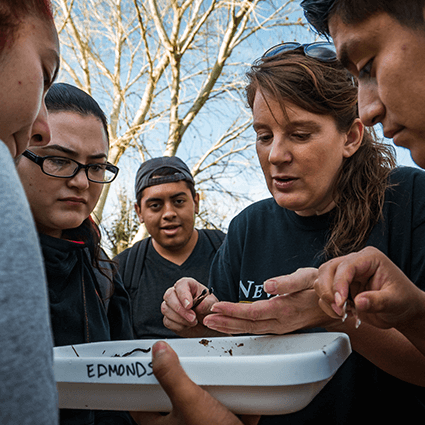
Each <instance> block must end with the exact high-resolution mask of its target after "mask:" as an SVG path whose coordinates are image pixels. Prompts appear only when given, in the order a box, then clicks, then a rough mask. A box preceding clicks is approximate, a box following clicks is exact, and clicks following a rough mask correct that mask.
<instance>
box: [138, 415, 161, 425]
mask: <svg viewBox="0 0 425 425" xmlns="http://www.w3.org/2000/svg"><path fill="white" fill-rule="evenodd" d="M130 415H131V417H132V418H133V419H134V421H135V422H136V423H137V424H138V425H148V424H149V425H163V424H164V425H165V423H164V416H162V415H161V414H160V413H150V412H130Z"/></svg>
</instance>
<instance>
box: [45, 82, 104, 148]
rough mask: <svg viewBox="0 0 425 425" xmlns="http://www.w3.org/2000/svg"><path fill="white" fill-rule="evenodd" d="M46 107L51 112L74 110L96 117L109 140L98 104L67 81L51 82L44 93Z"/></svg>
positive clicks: (102, 113)
mask: <svg viewBox="0 0 425 425" xmlns="http://www.w3.org/2000/svg"><path fill="white" fill-rule="evenodd" d="M45 102H46V107H47V110H48V111H49V113H52V112H76V113H77V114H80V115H83V116H84V115H93V116H94V117H96V118H98V119H99V120H100V121H101V123H102V125H103V129H104V130H105V134H106V137H107V139H108V141H109V133H108V121H107V119H106V115H105V113H104V112H103V111H102V109H101V108H100V106H99V104H98V103H97V102H96V101H95V100H94V99H93V98H92V97H91V96H90V95H89V94H88V93H86V92H85V91H83V90H80V89H79V88H78V87H75V86H72V85H71V84H67V83H55V84H53V85H52V86H51V87H50V89H49V91H48V92H47V94H46V100H45Z"/></svg>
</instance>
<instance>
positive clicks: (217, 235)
mask: <svg viewBox="0 0 425 425" xmlns="http://www.w3.org/2000/svg"><path fill="white" fill-rule="evenodd" d="M202 232H203V233H204V234H205V236H206V237H207V238H208V239H209V241H210V242H211V245H212V246H213V247H214V249H215V250H216V251H217V250H218V248H220V246H221V244H222V243H223V240H224V238H225V237H226V235H225V234H224V233H223V232H222V231H221V230H215V229H202Z"/></svg>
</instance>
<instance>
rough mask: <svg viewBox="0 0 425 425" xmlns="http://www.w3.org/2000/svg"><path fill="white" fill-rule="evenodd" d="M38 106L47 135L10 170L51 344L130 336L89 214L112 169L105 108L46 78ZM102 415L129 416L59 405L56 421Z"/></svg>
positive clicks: (116, 283) (123, 300) (98, 419)
mask: <svg viewBox="0 0 425 425" xmlns="http://www.w3.org/2000/svg"><path fill="white" fill-rule="evenodd" d="M46 105H47V109H48V111H49V118H48V122H49V126H50V129H51V135H52V137H51V140H50V142H49V143H48V144H47V145H45V146H36V145H31V146H30V147H29V148H28V150H26V151H25V152H24V153H23V155H22V157H21V158H20V160H19V162H18V165H17V169H18V173H19V175H20V178H21V181H22V184H23V186H24V189H25V192H26V194H27V198H28V201H29V204H30V207H31V210H32V213H33V216H34V220H35V224H36V227H37V230H38V232H39V237H40V243H41V247H42V252H43V256H44V261H45V267H46V273H47V282H48V292H49V299H50V313H51V322H52V331H53V339H54V344H55V346H60V345H70V344H81V343H89V342H96V341H108V340H125V339H132V331H131V323H130V318H129V302H128V297H127V294H126V292H125V290H124V289H123V286H122V284H121V281H120V279H119V277H118V276H117V275H116V274H115V272H114V269H113V267H112V265H111V264H110V263H109V262H108V260H106V257H105V255H104V254H103V252H102V250H101V248H100V233H99V230H98V228H97V226H96V225H95V224H94V222H93V220H92V219H91V218H90V214H91V212H92V211H93V208H94V207H95V205H96V202H97V200H98V199H99V196H100V193H101V191H102V188H103V186H104V184H108V183H110V182H111V181H112V180H113V179H114V178H115V177H116V175H117V173H118V168H117V167H115V166H113V165H111V164H108V162H107V155H108V148H109V140H108V131H107V125H106V118H105V115H104V113H103V111H102V110H101V109H100V107H99V105H98V104H97V103H96V101H95V100H94V99H92V98H91V97H90V96H89V95H88V94H86V93H85V92H83V91H82V90H80V89H78V88H76V87H73V86H71V85H69V84H63V83H61V84H54V85H53V86H52V87H51V88H50V90H49V92H48V94H47V95H46ZM107 417H109V418H113V419H114V422H113V423H114V424H131V423H132V420H131V418H130V416H129V414H127V413H125V412H103V411H98V412H95V411H89V410H83V411H77V410H61V412H60V423H61V424H70V423H72V424H90V423H93V424H98V423H99V424H100V423H102V419H104V418H107ZM105 420H106V419H105ZM110 423H112V422H110Z"/></svg>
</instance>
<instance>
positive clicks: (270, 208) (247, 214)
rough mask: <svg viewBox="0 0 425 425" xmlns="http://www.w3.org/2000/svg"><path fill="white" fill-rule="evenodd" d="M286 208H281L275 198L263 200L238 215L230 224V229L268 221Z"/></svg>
mask: <svg viewBox="0 0 425 425" xmlns="http://www.w3.org/2000/svg"><path fill="white" fill-rule="evenodd" d="M283 210H284V208H281V207H279V205H278V204H277V203H276V201H275V200H274V199H273V198H267V199H263V200H261V201H258V202H254V203H253V204H251V205H249V206H248V207H246V208H245V209H243V210H242V211H241V212H240V213H239V214H238V215H236V216H235V217H234V218H233V219H232V221H231V222H230V227H233V226H237V225H245V223H247V222H251V221H254V222H259V221H261V220H264V219H266V220H267V219H268V217H269V215H274V214H276V213H280V212H282V211H283Z"/></svg>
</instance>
